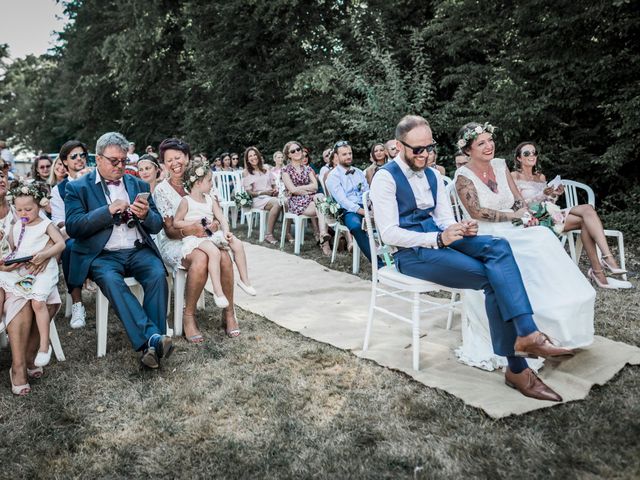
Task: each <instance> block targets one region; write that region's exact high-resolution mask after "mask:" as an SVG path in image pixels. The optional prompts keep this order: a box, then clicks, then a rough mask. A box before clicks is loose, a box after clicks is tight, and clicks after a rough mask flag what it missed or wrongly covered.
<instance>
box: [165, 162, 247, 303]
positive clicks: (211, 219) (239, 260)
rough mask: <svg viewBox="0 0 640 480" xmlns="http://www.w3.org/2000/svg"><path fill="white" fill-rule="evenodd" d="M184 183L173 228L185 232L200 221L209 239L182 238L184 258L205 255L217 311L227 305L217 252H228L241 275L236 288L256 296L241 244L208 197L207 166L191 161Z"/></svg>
mask: <svg viewBox="0 0 640 480" xmlns="http://www.w3.org/2000/svg"><path fill="white" fill-rule="evenodd" d="M183 183H184V188H185V190H186V191H187V192H189V195H187V196H186V197H184V198H183V199H182V201H181V202H180V205H178V210H177V211H176V214H175V216H174V220H173V224H174V226H175V227H176V228H186V227H188V226H189V225H191V224H193V221H194V220H196V221H200V222H202V226H203V227H204V228H205V231H206V232H207V235H208V237H196V236H193V235H192V236H189V237H186V238H184V239H183V242H182V255H183V257H186V256H187V255H189V254H190V253H191V252H192V251H193V250H194V249H196V248H198V249H200V250H202V251H203V252H205V253H206V254H207V257H208V258H209V276H210V277H211V283H212V285H213V299H214V301H215V303H216V305H217V306H218V307H221V308H224V307H227V306H228V305H229V301H228V300H227V298H226V297H225V296H224V293H223V292H222V285H221V283H220V249H223V250H227V249H230V250H231V251H232V252H233V258H234V261H235V263H236V266H237V268H238V273H239V274H240V280H239V281H238V286H239V287H240V288H242V290H244V291H245V292H246V293H248V294H249V295H255V294H256V291H255V289H254V288H253V287H252V286H251V283H250V282H249V273H248V270H247V257H246V254H245V252H244V247H243V246H242V242H241V241H240V240H238V239H237V238H236V237H235V236H234V235H233V234H232V233H231V232H230V231H229V223H228V222H227V219H226V218H225V216H224V215H223V213H222V209H221V208H220V204H219V203H218V201H217V199H216V198H215V195H211V190H212V188H213V179H212V173H211V170H210V169H209V164H208V163H207V162H203V161H199V160H196V159H194V160H192V161H191V162H190V164H189V167H188V168H187V170H186V171H185V173H184V178H183ZM214 230H215V231H214Z"/></svg>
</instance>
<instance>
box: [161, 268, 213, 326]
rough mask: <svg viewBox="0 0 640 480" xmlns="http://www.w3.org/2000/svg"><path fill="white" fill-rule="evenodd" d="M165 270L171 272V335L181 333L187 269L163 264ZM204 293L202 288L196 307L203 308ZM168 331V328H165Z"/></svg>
mask: <svg viewBox="0 0 640 480" xmlns="http://www.w3.org/2000/svg"><path fill="white" fill-rule="evenodd" d="M165 267H166V269H167V271H169V272H171V275H170V276H169V291H170V292H173V335H175V336H178V337H179V336H181V335H182V311H183V310H184V291H185V287H186V285H187V271H186V270H185V269H184V268H183V267H181V266H180V267H178V268H171V267H170V266H168V265H166V264H165ZM205 307H206V305H205V293H204V290H202V293H201V294H200V298H199V299H198V304H197V308H198V309H199V310H204V309H205ZM167 332H168V329H167Z"/></svg>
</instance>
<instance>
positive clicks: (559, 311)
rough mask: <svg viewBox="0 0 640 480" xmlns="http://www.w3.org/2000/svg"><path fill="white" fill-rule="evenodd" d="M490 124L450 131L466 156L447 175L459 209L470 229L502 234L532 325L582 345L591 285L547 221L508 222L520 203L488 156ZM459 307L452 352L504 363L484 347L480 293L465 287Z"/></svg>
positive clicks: (589, 332) (587, 338)
mask: <svg viewBox="0 0 640 480" xmlns="http://www.w3.org/2000/svg"><path fill="white" fill-rule="evenodd" d="M492 132H493V127H492V126H491V125H489V124H487V123H485V124H484V125H480V124H478V123H468V124H467V125H465V126H464V127H462V128H461V129H460V132H459V133H458V138H459V140H458V147H459V148H460V149H461V150H462V151H463V152H464V153H465V154H466V155H467V156H468V157H469V162H468V163H467V165H465V166H462V167H460V168H459V169H458V170H457V172H456V176H455V182H456V190H457V192H458V196H459V197H460V201H461V203H462V208H463V212H464V214H465V216H467V217H471V218H474V219H476V220H478V225H479V229H478V234H480V235H482V234H484V235H494V236H496V237H504V238H506V239H507V240H508V241H509V244H510V246H511V249H512V250H513V256H514V257H515V259H516V262H517V263H518V267H519V269H520V272H521V274H522V279H523V281H524V285H525V287H526V289H527V293H528V294H529V299H530V302H531V305H532V307H533V311H534V312H535V314H534V319H535V321H536V324H537V325H538V326H539V327H540V329H541V330H542V331H544V332H546V333H548V334H549V336H550V337H551V338H553V339H554V340H555V341H556V342H557V343H558V344H559V345H561V346H563V347H567V348H579V347H585V346H587V345H590V344H591V343H592V342H593V332H594V329H593V315H594V302H595V291H594V290H593V288H592V287H591V286H590V285H589V282H588V281H587V280H586V279H585V278H584V275H582V273H581V272H580V270H579V269H578V267H577V266H576V265H575V263H573V261H572V260H571V259H570V258H569V256H568V255H567V253H566V252H565V251H564V249H563V248H562V246H561V244H560V242H559V241H558V239H557V238H556V236H555V235H554V234H553V232H552V231H551V230H550V229H548V228H546V227H542V226H533V227H529V228H523V227H522V226H514V225H513V224H512V223H511V220H512V219H516V218H522V217H523V216H524V215H525V213H526V212H528V209H527V208H526V207H525V206H524V202H523V200H522V197H521V195H520V192H519V191H518V189H517V187H516V185H515V182H514V180H513V178H512V177H511V175H510V174H509V170H508V169H507V166H506V163H505V161H504V160H503V159H501V158H494V153H495V144H494V141H493V135H492ZM465 308H466V309H467V315H468V320H469V321H468V322H467V323H466V324H464V325H463V326H462V342H463V344H462V347H461V348H460V349H458V350H457V352H456V353H457V355H458V357H459V358H460V360H461V361H462V362H464V363H467V364H469V365H473V366H477V367H481V368H485V369H487V370H493V369H494V368H497V367H499V366H502V365H504V364H506V362H505V361H504V359H503V358H501V357H496V356H495V355H494V354H493V351H492V348H491V340H490V335H489V325H488V320H487V318H486V314H485V308H484V294H483V293H482V292H479V291H465Z"/></svg>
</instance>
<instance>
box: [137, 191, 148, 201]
mask: <svg viewBox="0 0 640 480" xmlns="http://www.w3.org/2000/svg"><path fill="white" fill-rule="evenodd" d="M149 195H151V194H150V193H149V192H140V193H139V194H137V195H136V198H135V200H134V202H135V201H136V200H137V199H139V198H141V199H143V200H149Z"/></svg>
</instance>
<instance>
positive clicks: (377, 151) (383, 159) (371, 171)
mask: <svg viewBox="0 0 640 480" xmlns="http://www.w3.org/2000/svg"><path fill="white" fill-rule="evenodd" d="M369 160H371V165H369V166H368V167H367V168H366V169H365V171H364V176H365V178H366V179H367V183H368V184H369V185H371V180H373V176H374V175H375V174H376V172H377V171H378V170H380V169H381V168H382V167H384V164H385V163H387V162H388V161H389V158H388V157H387V151H386V149H385V148H384V145H383V144H382V143H376V144H374V145H373V146H372V147H371V152H370V154H369Z"/></svg>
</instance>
